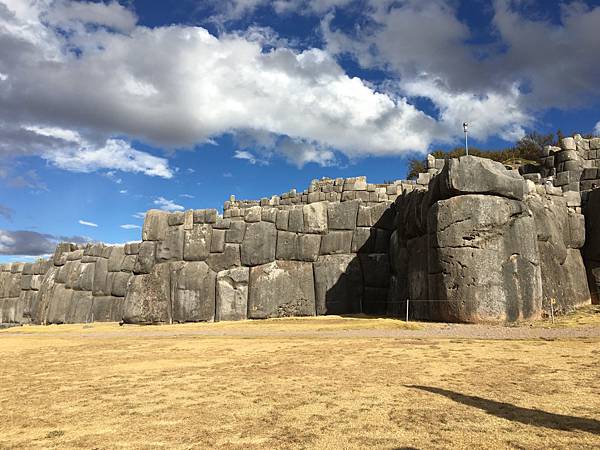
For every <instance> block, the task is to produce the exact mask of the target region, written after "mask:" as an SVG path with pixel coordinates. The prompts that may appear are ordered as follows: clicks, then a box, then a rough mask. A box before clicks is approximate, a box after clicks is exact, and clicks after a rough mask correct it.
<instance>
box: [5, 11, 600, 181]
mask: <svg viewBox="0 0 600 450" xmlns="http://www.w3.org/2000/svg"><path fill="white" fill-rule="evenodd" d="M350 3H352V2H350V1H349V0H277V1H274V2H267V1H266V0H234V1H224V2H217V1H212V2H211V3H210V4H211V5H212V7H213V9H215V10H216V11H217V13H219V14H221V15H222V17H223V18H224V19H225V20H231V19H232V18H233V19H235V18H236V17H237V18H240V17H243V16H244V15H245V14H249V13H252V12H253V11H256V10H257V8H258V7H272V8H273V9H274V10H275V11H276V12H278V13H282V14H287V13H290V12H301V13H303V14H304V13H306V14H321V15H323V14H325V13H327V12H328V13H329V14H328V15H327V18H326V19H324V21H323V25H322V31H323V35H324V37H325V38H326V40H327V43H328V47H327V50H320V49H306V50H304V51H297V50H293V49H290V48H287V47H285V46H286V45H287V44H286V43H285V41H283V40H281V39H279V38H278V36H276V35H274V34H273V32H272V30H270V29H267V28H264V27H260V26H256V27H252V28H251V29H248V30H247V31H248V32H247V33H244V32H238V33H226V32H224V33H222V34H221V35H220V36H218V37H217V36H214V35H211V34H210V33H209V32H208V31H207V30H206V29H204V28H200V27H191V26H184V25H173V26H168V27H157V28H148V27H142V26H139V25H136V18H135V15H134V14H133V13H132V12H131V11H129V10H128V9H126V8H124V7H122V6H121V5H119V3H117V2H114V1H113V2H111V3H87V2H86V3H82V2H66V1H64V0H58V1H54V2H51V1H38V2H23V1H21V0H4V3H0V39H1V41H2V50H3V51H2V56H1V57H0V73H2V74H4V75H5V79H4V81H2V82H0V96H1V98H2V103H3V108H2V109H1V110H0V157H7V156H14V155H27V154H35V155H40V156H42V157H43V158H45V159H46V160H48V161H49V162H51V163H52V164H54V165H56V166H57V167H60V168H63V169H66V170H74V171H80V172H90V171H94V170H121V171H129V172H137V173H142V174H146V175H152V176H159V177H163V178H171V177H172V176H173V173H174V171H175V169H172V168H170V167H169V164H168V161H167V160H166V159H164V158H159V157H157V156H154V155H151V154H149V153H145V152H142V151H139V150H136V149H134V148H133V147H132V146H131V143H130V142H131V141H133V140H139V141H142V142H145V143H149V144H152V145H156V146H163V147H167V148H168V149H178V148H182V147H194V146H196V145H197V144H199V143H210V142H213V139H214V138H215V137H217V136H220V135H222V134H223V133H229V132H231V133H233V134H234V135H235V136H236V137H238V136H242V135H243V134H244V133H248V134H250V135H253V136H258V135H263V136H277V139H271V140H270V142H271V143H270V144H265V145H264V146H262V147H260V148H258V149H257V148H254V147H244V146H240V148H239V152H240V153H239V154H238V155H237V157H241V156H246V158H245V159H247V160H248V161H250V162H252V161H255V162H259V161H268V160H269V158H271V157H272V156H273V155H281V156H283V157H284V158H286V159H288V160H289V161H291V162H292V163H293V164H297V165H302V164H306V163H307V162H315V163H317V164H321V165H327V164H331V163H332V162H334V161H335V151H341V152H342V153H344V154H345V155H346V156H348V157H350V158H352V157H359V156H365V155H391V154H396V155H398V154H405V153H407V152H411V151H415V150H417V151H425V150H427V149H428V148H429V147H430V145H431V144H432V143H433V142H439V141H442V142H450V141H454V142H456V139H457V138H459V137H460V136H461V134H462V133H461V130H460V123H462V121H463V120H467V119H469V118H470V117H473V116H475V117H476V119H475V121H473V120H472V119H471V120H472V121H473V122H474V126H473V133H474V136H476V137H481V138H484V137H488V136H493V135H497V136H501V137H505V138H510V139H512V138H514V137H517V136H518V135H520V134H521V133H522V131H523V127H524V126H527V125H530V124H531V123H532V121H533V119H532V117H533V116H534V114H535V111H536V108H545V107H548V106H557V107H563V106H569V105H574V104H576V103H581V102H582V101H585V100H587V99H589V98H593V97H594V95H596V94H595V93H596V89H597V85H598V83H597V80H598V79H599V78H600V65H598V64H591V63H590V61H591V60H592V59H593V57H592V56H591V55H595V54H599V53H600V40H599V39H597V31H596V30H597V29H598V26H599V25H600V7H598V8H593V9H592V8H588V7H585V6H582V5H583V4H582V3H571V4H569V5H570V7H568V8H567V7H565V8H563V11H562V17H561V20H562V23H560V24H551V23H549V22H544V21H540V20H538V21H535V20H531V19H527V18H525V17H523V16H522V15H521V14H519V13H518V12H515V10H514V9H512V7H511V5H513V4H514V3H515V2H508V1H507V0H497V1H496V2H494V6H493V10H492V12H493V13H494V16H493V22H492V26H493V27H494V32H495V33H496V34H495V36H496V37H497V41H495V42H493V43H492V44H491V45H488V44H485V45H478V44H472V43H471V42H472V41H473V40H474V39H473V37H474V34H473V31H472V30H470V29H469V28H468V26H467V25H466V24H465V23H464V22H463V21H461V20H460V19H459V16H458V14H457V11H456V10H455V8H454V6H455V5H456V3H455V2H447V1H444V0H431V1H428V2H421V1H417V0H404V1H402V2H398V1H392V0H377V1H375V0H372V1H369V2H368V7H367V8H364V11H365V17H363V19H365V20H364V25H361V27H356V28H355V29H353V30H352V35H350V34H344V33H342V32H340V31H339V30H338V29H335V27H334V26H333V24H334V23H335V22H334V21H333V17H334V16H333V11H335V10H336V9H335V8H339V7H344V6H347V5H350ZM518 3H522V2H518ZM219 5H221V6H219ZM86 24H88V25H89V24H92V25H94V26H86ZM57 26H60V27H61V28H62V29H63V31H58V29H57ZM64 29H66V30H68V32H66V33H65V32H64ZM115 31H116V32H115ZM74 49H77V52H75V51H74ZM343 53H350V54H352V55H353V56H354V57H355V58H356V59H357V60H358V61H359V62H360V63H361V64H362V65H363V66H365V67H379V68H385V69H387V70H391V71H393V72H395V73H396V74H397V75H398V82H397V83H396V85H395V86H393V87H391V85H387V86H381V87H375V86H373V85H371V84H370V83H368V82H365V81H363V80H361V79H359V78H356V77H354V78H353V77H350V76H348V75H347V74H346V73H345V72H344V70H343V69H342V67H341V66H340V65H339V64H338V63H337V61H336V60H335V59H334V56H336V55H340V54H343ZM332 55H333V56H332ZM548 55H557V56H556V58H549V57H548ZM591 58H592V59H591ZM474 68H476V70H474ZM527 84H530V88H531V92H527V90H526V89H524V85H527ZM90 87H93V88H90ZM384 88H385V90H384ZM416 97H424V98H427V99H429V100H430V101H431V102H432V104H433V109H434V110H435V111H433V112H431V115H427V114H425V113H423V112H421V111H419V110H418V109H417V108H416V107H415V106H414V104H412V102H414V101H415V98H416ZM594 98H595V97H594ZM465 116H467V117H465ZM476 124H477V125H476ZM281 136H283V141H284V142H287V143H288V144H287V145H286V146H284V147H281V146H277V145H275V143H277V142H281V141H280V139H279V137H281Z"/></svg>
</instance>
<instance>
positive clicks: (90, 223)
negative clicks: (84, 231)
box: [79, 219, 98, 228]
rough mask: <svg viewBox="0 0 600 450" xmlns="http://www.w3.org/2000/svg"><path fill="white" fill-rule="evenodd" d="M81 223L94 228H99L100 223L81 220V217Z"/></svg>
mask: <svg viewBox="0 0 600 450" xmlns="http://www.w3.org/2000/svg"><path fill="white" fill-rule="evenodd" d="M79 223H80V224H81V225H85V226H86V227H94V228H98V224H96V223H94V222H87V221H85V220H81V219H79Z"/></svg>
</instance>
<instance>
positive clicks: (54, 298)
mask: <svg viewBox="0 0 600 450" xmlns="http://www.w3.org/2000/svg"><path fill="white" fill-rule="evenodd" d="M73 292H74V291H73V290H72V289H67V288H66V287H65V286H64V284H56V285H54V289H53V292H52V294H51V300H50V303H49V305H48V311H47V314H46V323H48V324H51V323H53V324H61V323H66V320H67V311H69V309H70V308H71V302H72V298H73Z"/></svg>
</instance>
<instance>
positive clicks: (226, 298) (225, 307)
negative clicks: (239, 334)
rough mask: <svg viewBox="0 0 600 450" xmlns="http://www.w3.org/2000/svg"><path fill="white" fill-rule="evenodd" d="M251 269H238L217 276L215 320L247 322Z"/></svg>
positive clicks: (222, 272) (225, 271) (224, 271)
mask: <svg viewBox="0 0 600 450" xmlns="http://www.w3.org/2000/svg"><path fill="white" fill-rule="evenodd" d="M249 277H250V269H248V268H247V267H236V268H233V269H229V270H223V271H221V272H219V273H218V274H217V293H216V295H217V298H216V319H215V320H245V319H246V318H247V316H248V282H249Z"/></svg>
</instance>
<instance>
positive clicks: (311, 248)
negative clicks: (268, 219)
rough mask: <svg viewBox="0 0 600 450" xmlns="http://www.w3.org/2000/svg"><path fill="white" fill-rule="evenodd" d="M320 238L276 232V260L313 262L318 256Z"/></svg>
mask: <svg viewBox="0 0 600 450" xmlns="http://www.w3.org/2000/svg"><path fill="white" fill-rule="evenodd" d="M320 245H321V236H319V235H315V234H297V233H292V232H289V231H278V232H277V252H276V257H277V259H282V260H288V261H315V260H316V259H317V257H318V256H319V248H320Z"/></svg>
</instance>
